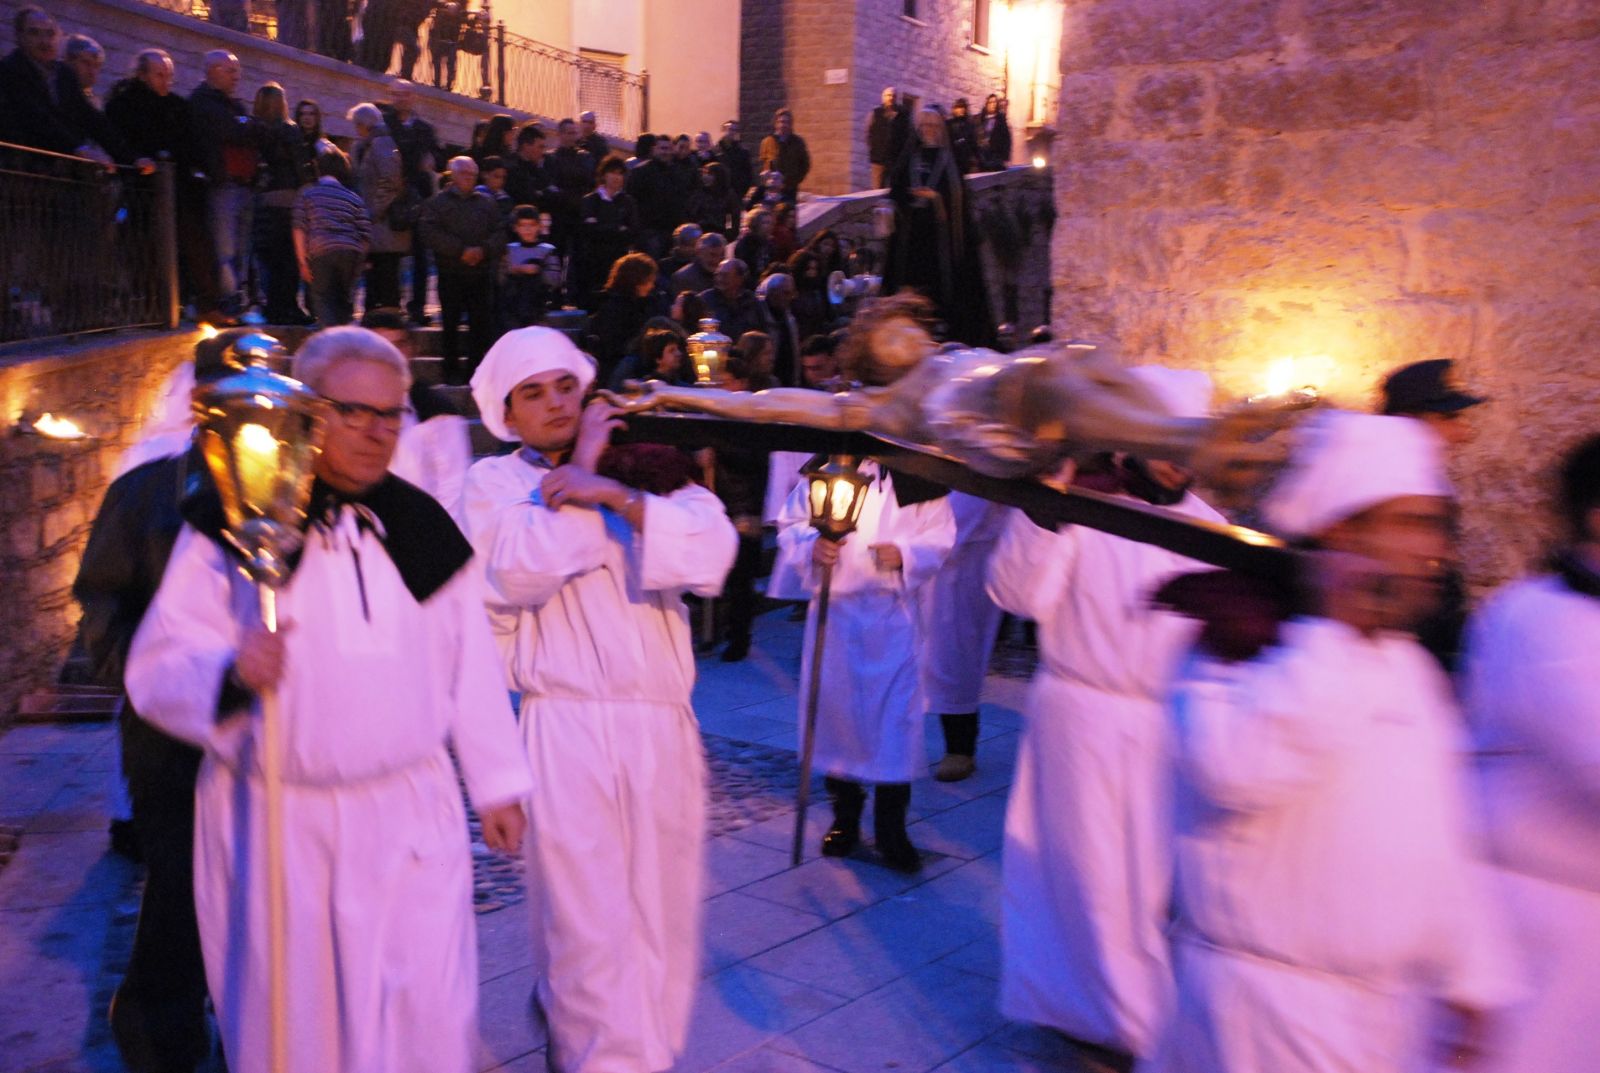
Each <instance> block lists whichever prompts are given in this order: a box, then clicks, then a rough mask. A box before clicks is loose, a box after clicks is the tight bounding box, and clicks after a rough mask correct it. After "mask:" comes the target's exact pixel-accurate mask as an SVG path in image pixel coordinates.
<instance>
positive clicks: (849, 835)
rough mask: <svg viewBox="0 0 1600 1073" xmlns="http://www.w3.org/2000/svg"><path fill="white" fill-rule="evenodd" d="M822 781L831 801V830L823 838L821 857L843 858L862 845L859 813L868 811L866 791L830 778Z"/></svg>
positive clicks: (843, 781)
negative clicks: (866, 809) (865, 809)
mask: <svg viewBox="0 0 1600 1073" xmlns="http://www.w3.org/2000/svg"><path fill="white" fill-rule="evenodd" d="M822 781H823V785H825V786H826V787H827V788H828V796H829V797H830V798H832V799H833V826H832V827H830V828H828V833H827V834H825V835H823V836H822V854H823V856H825V857H844V856H847V855H848V854H849V853H850V851H851V850H853V849H855V848H856V846H857V845H859V844H860V843H861V812H862V810H863V809H864V808H866V807H867V791H866V790H864V789H863V788H862V786H861V784H860V783H859V782H851V781H850V780H849V779H836V778H834V777H833V776H832V775H829V776H828V777H827V778H825V779H823V780H822Z"/></svg>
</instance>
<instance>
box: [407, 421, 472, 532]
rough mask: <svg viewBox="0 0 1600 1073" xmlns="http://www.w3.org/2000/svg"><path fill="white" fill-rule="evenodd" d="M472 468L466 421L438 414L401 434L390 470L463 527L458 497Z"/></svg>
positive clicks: (411, 426) (415, 424)
mask: <svg viewBox="0 0 1600 1073" xmlns="http://www.w3.org/2000/svg"><path fill="white" fill-rule="evenodd" d="M471 465H472V436H471V433H470V432H469V431H468V425H467V419H466V418H464V417H458V416H456V415H454V414H439V415H438V416H436V417H430V418H428V420H426V421H420V422H416V423H413V424H411V425H409V426H407V427H406V428H405V429H404V430H402V431H401V433H400V439H399V440H398V441H397V442H396V444H395V449H394V460H393V461H392V462H390V463H389V470H390V471H391V472H392V473H394V474H395V476H397V477H403V478H405V479H406V480H408V481H410V482H411V483H412V484H414V485H416V486H417V487H418V488H421V489H422V490H423V491H424V492H427V493H428V494H429V495H431V496H432V497H433V498H434V499H436V500H438V501H439V505H440V506H442V507H444V509H445V510H447V511H449V512H450V517H452V518H454V519H455V520H456V524H457V525H463V524H465V520H464V518H463V515H462V510H461V496H462V489H463V487H464V486H465V484H466V480H467V470H468V468H469V467H471Z"/></svg>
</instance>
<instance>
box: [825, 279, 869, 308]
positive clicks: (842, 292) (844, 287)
mask: <svg viewBox="0 0 1600 1073" xmlns="http://www.w3.org/2000/svg"><path fill="white" fill-rule="evenodd" d="M882 286H883V277H882V276H868V275H860V276H846V275H845V274H844V273H843V272H837V271H836V272H830V273H828V301H830V302H832V303H833V304H834V305H843V304H844V303H845V302H848V301H849V300H850V299H852V298H871V297H873V296H874V295H876V294H877V293H878V291H879V289H880V288H881V287H882Z"/></svg>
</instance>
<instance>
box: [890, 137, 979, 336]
mask: <svg viewBox="0 0 1600 1073" xmlns="http://www.w3.org/2000/svg"><path fill="white" fill-rule="evenodd" d="M889 198H890V200H892V201H893V202H894V234H893V235H892V236H890V239H889V253H888V258H887V261H886V263H885V265H884V270H883V293H885V294H894V293H896V292H898V291H904V290H914V291H917V292H918V293H920V294H923V295H925V296H926V297H927V298H929V299H931V300H932V302H933V304H934V306H935V307H936V308H937V309H938V312H939V315H940V316H941V317H942V318H943V319H944V322H945V326H946V333H947V338H949V339H951V340H954V341H958V342H962V343H965V344H967V345H968V346H993V345H994V317H993V315H992V314H991V313H990V310H989V290H988V287H987V285H986V284H985V283H984V279H983V265H982V262H981V261H980V260H979V257H978V245H977V240H978V235H977V230H976V229H975V228H974V227H973V223H972V212H971V208H970V206H969V205H968V203H967V190H966V184H965V182H964V181H963V179H962V177H961V169H960V168H959V167H958V166H957V164H956V159H955V157H954V156H953V155H952V154H951V152H950V147H949V143H948V138H947V135H946V130H945V121H944V117H943V116H941V115H940V114H939V113H938V112H935V111H933V110H932V109H923V110H922V111H920V112H918V113H917V117H916V123H915V125H914V127H913V130H912V136H911V137H910V138H908V139H907V140H906V144H905V147H904V148H903V149H902V150H901V152H900V157H899V159H898V160H897V161H896V162H895V165H894V169H893V171H892V172H891V173H890V175H889Z"/></svg>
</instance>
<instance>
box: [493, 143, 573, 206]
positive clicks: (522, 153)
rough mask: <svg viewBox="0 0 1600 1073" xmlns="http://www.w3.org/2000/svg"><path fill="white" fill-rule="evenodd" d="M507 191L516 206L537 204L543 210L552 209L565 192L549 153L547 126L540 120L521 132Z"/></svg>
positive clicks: (508, 175)
mask: <svg viewBox="0 0 1600 1073" xmlns="http://www.w3.org/2000/svg"><path fill="white" fill-rule="evenodd" d="M506 193H508V194H510V195H511V203H512V204H513V205H537V206H538V207H539V209H540V211H542V212H549V211H550V206H551V204H553V203H554V202H555V201H556V200H557V199H558V197H559V195H560V193H561V188H560V186H558V185H557V183H556V175H555V169H554V168H553V167H551V166H550V160H549V157H548V155H547V154H546V153H545V133H544V129H543V128H542V127H540V126H539V125H538V124H537V123H529V124H528V125H527V126H525V127H523V128H522V129H521V130H519V131H517V156H516V159H515V160H514V161H512V163H511V168H510V170H509V171H508V172H507V173H506Z"/></svg>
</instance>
